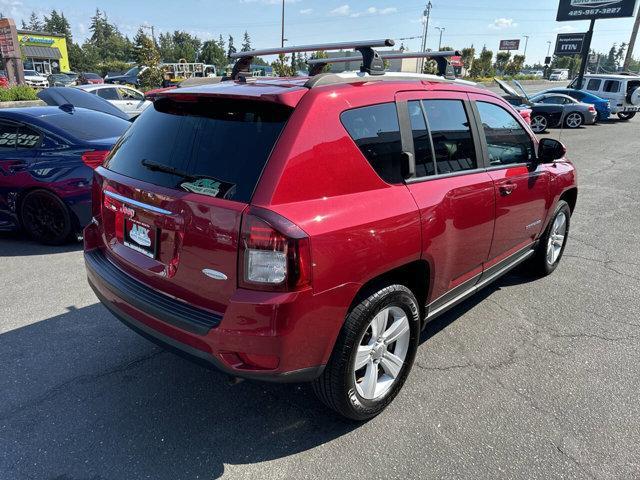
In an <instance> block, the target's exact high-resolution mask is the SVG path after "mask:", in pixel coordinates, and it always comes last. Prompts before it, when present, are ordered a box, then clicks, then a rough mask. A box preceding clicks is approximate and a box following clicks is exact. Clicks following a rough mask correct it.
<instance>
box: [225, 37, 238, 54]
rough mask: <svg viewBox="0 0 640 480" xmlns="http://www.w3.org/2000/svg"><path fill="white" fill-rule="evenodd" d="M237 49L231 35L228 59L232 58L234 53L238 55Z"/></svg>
mask: <svg viewBox="0 0 640 480" xmlns="http://www.w3.org/2000/svg"><path fill="white" fill-rule="evenodd" d="M237 51H238V50H236V47H235V46H234V45H233V37H232V36H231V35H229V48H227V57H230V56H231V54H232V53H236V52H237Z"/></svg>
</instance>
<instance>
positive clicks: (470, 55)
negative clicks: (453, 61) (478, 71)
mask: <svg viewBox="0 0 640 480" xmlns="http://www.w3.org/2000/svg"><path fill="white" fill-rule="evenodd" d="M461 53H462V64H463V65H464V68H466V69H467V70H469V69H470V68H471V66H472V65H473V59H474V58H475V56H476V49H475V48H473V45H471V47H469V48H463V49H462V52H461Z"/></svg>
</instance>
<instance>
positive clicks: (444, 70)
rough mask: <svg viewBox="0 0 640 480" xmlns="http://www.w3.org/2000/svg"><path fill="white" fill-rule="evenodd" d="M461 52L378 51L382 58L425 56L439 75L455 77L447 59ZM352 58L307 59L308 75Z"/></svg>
mask: <svg viewBox="0 0 640 480" xmlns="http://www.w3.org/2000/svg"><path fill="white" fill-rule="evenodd" d="M461 55H462V54H461V53H460V52H459V51H457V50H455V51H444V52H401V53H385V52H382V53H380V58H381V59H382V60H383V61H384V60H393V59H398V58H400V59H401V58H426V59H428V60H434V61H435V62H436V63H437V64H438V75H439V76H441V77H455V75H454V72H453V68H452V67H451V64H450V63H449V62H448V61H447V59H448V58H450V57H459V56H461ZM354 60H358V57H356V56H353V57H333V58H316V59H313V60H307V65H309V76H310V77H312V76H314V75H318V74H320V73H322V70H324V67H326V66H327V65H328V64H330V63H349V62H352V61H354Z"/></svg>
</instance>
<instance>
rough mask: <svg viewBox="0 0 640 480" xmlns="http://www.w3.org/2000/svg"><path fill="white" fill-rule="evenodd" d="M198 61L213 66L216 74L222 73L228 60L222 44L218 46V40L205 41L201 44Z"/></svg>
mask: <svg viewBox="0 0 640 480" xmlns="http://www.w3.org/2000/svg"><path fill="white" fill-rule="evenodd" d="M200 60H201V61H202V62H204V63H206V64H208V65H215V66H216V70H217V71H218V74H222V73H224V71H225V69H226V68H227V65H228V64H229V60H228V59H227V54H226V52H225V51H224V43H223V44H222V45H220V40H218V41H215V40H207V41H206V42H204V43H203V44H202V50H201V51H200Z"/></svg>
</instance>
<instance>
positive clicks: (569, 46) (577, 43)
mask: <svg viewBox="0 0 640 480" xmlns="http://www.w3.org/2000/svg"><path fill="white" fill-rule="evenodd" d="M586 35H587V34H586V33H559V34H558V38H557V39H556V49H555V51H554V53H555V54H556V55H558V56H560V57H562V56H573V55H581V54H582V48H583V46H584V38H585V36H586Z"/></svg>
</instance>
